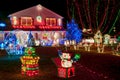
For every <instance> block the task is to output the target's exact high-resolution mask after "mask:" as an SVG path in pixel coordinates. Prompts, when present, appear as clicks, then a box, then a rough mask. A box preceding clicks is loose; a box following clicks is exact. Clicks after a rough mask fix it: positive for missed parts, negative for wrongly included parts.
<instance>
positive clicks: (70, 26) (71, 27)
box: [66, 19, 82, 43]
mask: <svg viewBox="0 0 120 80" xmlns="http://www.w3.org/2000/svg"><path fill="white" fill-rule="evenodd" d="M66 38H67V39H68V40H75V41H76V43H79V42H80V41H81V39H82V31H81V29H79V27H78V24H76V23H75V20H74V19H72V20H71V22H69V23H67V31H66Z"/></svg>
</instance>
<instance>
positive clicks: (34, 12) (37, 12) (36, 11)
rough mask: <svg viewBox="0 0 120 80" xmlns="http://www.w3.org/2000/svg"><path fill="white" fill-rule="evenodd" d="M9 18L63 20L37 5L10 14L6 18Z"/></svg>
mask: <svg viewBox="0 0 120 80" xmlns="http://www.w3.org/2000/svg"><path fill="white" fill-rule="evenodd" d="M11 16H17V17H21V16H30V17H34V18H36V16H42V17H43V18H44V17H45V18H46V17H48V18H49V17H54V18H63V17H62V16H60V15H58V14H57V13H55V12H53V11H51V10H49V9H47V8H45V7H43V6H42V5H40V4H38V5H36V6H33V7H30V8H27V9H24V10H21V11H18V12H15V13H12V14H10V15H9V16H8V17H11Z"/></svg>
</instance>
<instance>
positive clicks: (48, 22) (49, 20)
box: [46, 18, 56, 26]
mask: <svg viewBox="0 0 120 80" xmlns="http://www.w3.org/2000/svg"><path fill="white" fill-rule="evenodd" d="M46 25H50V26H56V18H46Z"/></svg>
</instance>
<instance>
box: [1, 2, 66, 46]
mask: <svg viewBox="0 0 120 80" xmlns="http://www.w3.org/2000/svg"><path fill="white" fill-rule="evenodd" d="M8 17H9V18H10V22H11V29H12V31H11V30H7V31H4V38H6V37H8V36H9V35H10V33H11V32H12V34H15V35H16V37H17V39H18V40H19V43H20V44H22V45H23V44H26V43H27V40H28V39H29V34H32V36H33V38H34V41H35V43H36V45H39V44H40V45H44V46H45V45H59V44H60V41H61V40H63V39H64V38H65V32H66V31H65V29H64V28H63V22H62V21H63V17H62V16H60V15H58V14H56V13H55V12H53V11H51V10H49V9H47V8H45V7H43V6H42V5H40V4H38V5H36V6H33V7H30V8H27V9H24V10H21V11H18V12H15V13H12V14H10V15H9V16H8ZM1 39H2V38H1Z"/></svg>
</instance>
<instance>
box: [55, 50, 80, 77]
mask: <svg viewBox="0 0 120 80" xmlns="http://www.w3.org/2000/svg"><path fill="white" fill-rule="evenodd" d="M58 55H59V56H60V58H61V61H60V62H59V64H61V66H58V76H59V77H63V78H69V77H72V76H75V67H74V66H73V65H72V63H73V62H76V61H78V60H79V59H80V54H75V56H74V57H73V58H71V54H70V53H66V52H62V51H61V50H58ZM56 61H57V60H56ZM57 62H58V61H57Z"/></svg>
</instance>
